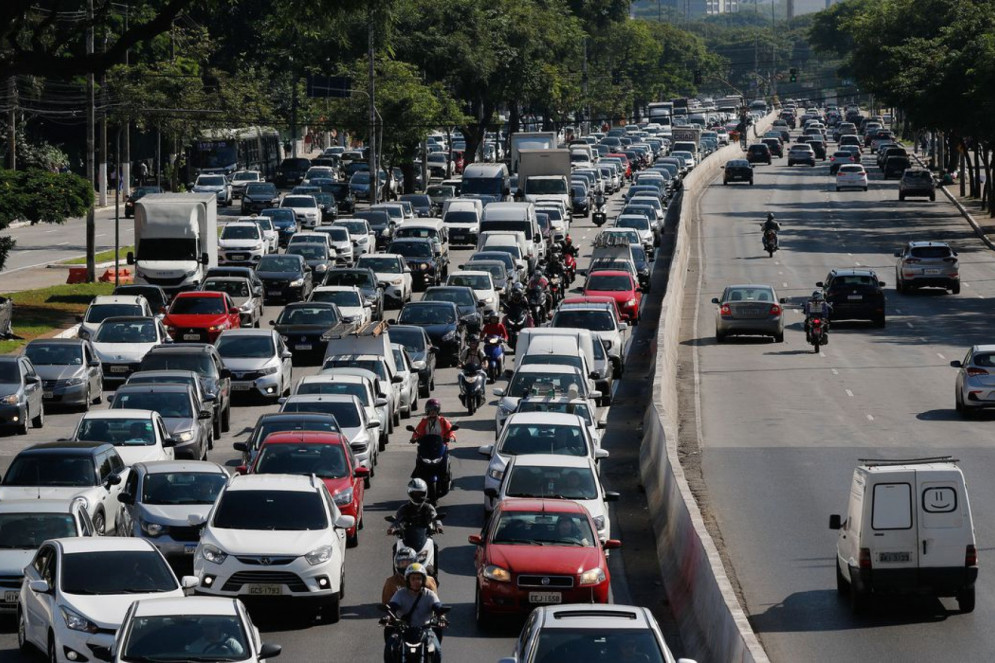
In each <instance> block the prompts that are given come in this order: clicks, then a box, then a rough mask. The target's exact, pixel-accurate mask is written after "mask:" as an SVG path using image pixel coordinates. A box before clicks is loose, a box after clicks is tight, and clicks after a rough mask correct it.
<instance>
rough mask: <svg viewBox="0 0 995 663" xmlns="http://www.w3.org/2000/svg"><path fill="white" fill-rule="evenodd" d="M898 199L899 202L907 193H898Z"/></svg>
mask: <svg viewBox="0 0 995 663" xmlns="http://www.w3.org/2000/svg"><path fill="white" fill-rule="evenodd" d="M898 200H899V202H901V201H903V200H905V194H904V193H900V194H898Z"/></svg>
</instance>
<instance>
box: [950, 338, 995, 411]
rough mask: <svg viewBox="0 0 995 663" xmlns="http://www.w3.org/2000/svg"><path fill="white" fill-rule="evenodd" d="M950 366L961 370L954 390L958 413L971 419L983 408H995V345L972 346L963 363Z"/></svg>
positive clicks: (956, 362)
mask: <svg viewBox="0 0 995 663" xmlns="http://www.w3.org/2000/svg"><path fill="white" fill-rule="evenodd" d="M950 365H951V366H953V367H954V368H959V369H960V370H959V371H957V383H956V387H955V389H954V403H955V404H956V406H957V411H958V412H960V413H961V414H962V415H963V416H965V417H969V416H971V415H972V414H974V413H975V412H977V411H979V410H981V409H983V408H995V345H975V346H972V347H971V349H970V350H968V351H967V354H966V355H965V356H964V359H963V360H962V361H952V362H950Z"/></svg>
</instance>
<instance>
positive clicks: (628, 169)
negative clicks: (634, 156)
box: [605, 152, 632, 177]
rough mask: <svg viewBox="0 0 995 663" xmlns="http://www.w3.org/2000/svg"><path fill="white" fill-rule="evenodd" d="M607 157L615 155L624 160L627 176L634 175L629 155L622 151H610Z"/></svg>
mask: <svg viewBox="0 0 995 663" xmlns="http://www.w3.org/2000/svg"><path fill="white" fill-rule="evenodd" d="M605 156H606V157H614V158H616V159H621V160H622V165H624V166H625V176H626V177H632V164H631V163H629V157H627V156H625V155H624V154H622V153H621V152H609V153H608V154H606V155H605Z"/></svg>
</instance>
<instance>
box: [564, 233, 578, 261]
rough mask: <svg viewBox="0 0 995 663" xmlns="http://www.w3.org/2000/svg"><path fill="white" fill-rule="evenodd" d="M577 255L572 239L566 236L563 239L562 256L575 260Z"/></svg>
mask: <svg viewBox="0 0 995 663" xmlns="http://www.w3.org/2000/svg"><path fill="white" fill-rule="evenodd" d="M578 253H579V251H578V250H577V247H576V246H574V241H573V238H572V237H570V235H567V236H566V237H565V238H564V239H563V254H564V255H570V256H573V257H574V258H576V257H577V254H578Z"/></svg>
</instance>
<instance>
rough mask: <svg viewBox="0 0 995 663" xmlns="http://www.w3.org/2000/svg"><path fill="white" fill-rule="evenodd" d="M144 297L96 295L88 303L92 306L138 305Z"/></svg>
mask: <svg viewBox="0 0 995 663" xmlns="http://www.w3.org/2000/svg"><path fill="white" fill-rule="evenodd" d="M144 299H145V297H144V296H142V295H97V296H96V297H94V298H93V301H91V302H90V306H93V305H94V304H140V303H141V301H142V300H144Z"/></svg>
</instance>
